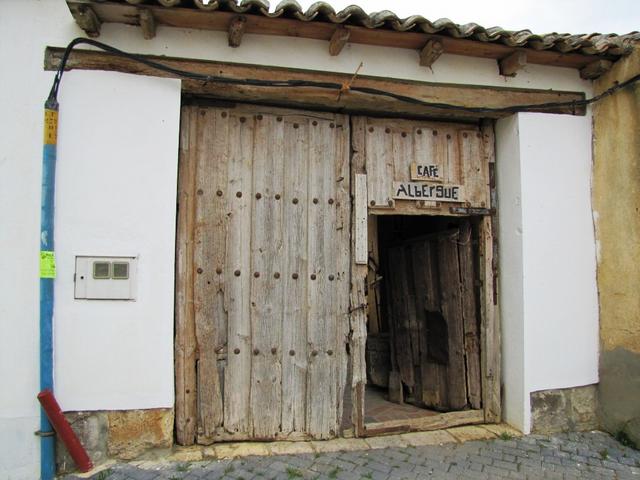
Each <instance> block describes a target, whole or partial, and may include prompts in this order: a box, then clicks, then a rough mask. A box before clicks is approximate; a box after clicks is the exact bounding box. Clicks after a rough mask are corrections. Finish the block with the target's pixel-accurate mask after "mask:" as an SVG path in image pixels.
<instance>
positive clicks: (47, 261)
mask: <svg viewBox="0 0 640 480" xmlns="http://www.w3.org/2000/svg"><path fill="white" fill-rule="evenodd" d="M40 278H56V255H55V253H54V252H48V251H40Z"/></svg>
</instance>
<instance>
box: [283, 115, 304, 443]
mask: <svg viewBox="0 0 640 480" xmlns="http://www.w3.org/2000/svg"><path fill="white" fill-rule="evenodd" d="M278 118H279V119H280V120H278ZM292 118H295V117H290V116H279V117H277V118H276V121H280V122H283V124H284V129H285V133H284V135H285V138H287V139H288V141H287V142H286V143H285V159H284V178H285V179H286V181H285V182H284V185H283V191H282V198H281V199H279V200H278V201H281V202H282V205H283V209H284V214H283V216H284V219H286V222H287V223H286V225H287V235H285V236H284V242H283V251H282V256H283V259H284V261H285V266H284V269H283V272H282V273H283V274H282V279H283V283H284V291H283V313H282V357H281V361H282V414H281V418H280V421H281V424H282V433H283V435H284V434H289V433H291V432H306V431H307V417H306V408H307V402H306V399H307V370H308V362H307V315H308V309H307V282H308V281H309V275H308V267H307V262H308V257H307V243H308V238H307V237H308V228H307V211H308V202H307V197H308V193H307V187H308V179H307V175H308V171H309V150H308V144H307V139H306V136H305V134H304V133H303V132H302V131H301V130H300V128H294V123H297V122H296V121H295V120H292ZM276 195H277V194H276ZM276 198H277V197H276ZM294 200H295V201H296V203H294Z"/></svg>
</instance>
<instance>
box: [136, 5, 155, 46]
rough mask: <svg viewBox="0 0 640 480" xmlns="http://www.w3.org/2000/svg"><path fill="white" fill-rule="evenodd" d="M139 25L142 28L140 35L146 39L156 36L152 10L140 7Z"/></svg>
mask: <svg viewBox="0 0 640 480" xmlns="http://www.w3.org/2000/svg"><path fill="white" fill-rule="evenodd" d="M139 17H140V27H141V28H142V35H143V36H144V38H146V39H147V40H151V39H152V38H153V37H155V36H156V20H155V18H154V16H153V12H151V10H149V9H146V8H141V9H140V14H139Z"/></svg>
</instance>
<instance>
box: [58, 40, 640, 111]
mask: <svg viewBox="0 0 640 480" xmlns="http://www.w3.org/2000/svg"><path fill="white" fill-rule="evenodd" d="M83 43H84V44H87V45H91V46H93V47H96V48H99V49H101V50H103V51H105V52H109V53H112V54H114V55H118V56H120V57H124V58H128V59H130V60H134V61H136V62H139V63H142V64H144V65H147V66H148V67H151V68H154V69H156V70H160V71H163V72H167V73H170V74H172V75H175V76H176V77H180V78H186V79H189V80H198V81H203V82H205V83H223V84H228V85H251V86H256V87H283V88H290V87H312V88H323V89H329V90H337V91H342V90H343V89H344V85H343V84H341V83H334V82H315V81H311V80H257V79H252V78H246V79H238V78H228V77H221V76H217V75H205V74H202V73H196V72H189V71H187V70H181V69H179V68H174V67H171V66H169V65H165V64H163V63H160V62H156V61H155V60H150V59H148V58H146V57H143V56H141V55H136V54H134V53H129V52H125V51H123V50H119V49H117V48H115V47H112V46H110V45H107V44H105V43H102V42H98V41H97V40H91V39H89V38H76V39H74V40H72V41H71V42H70V43H69V45H67V48H66V49H65V51H64V54H63V56H62V60H61V61H60V66H59V67H58V71H57V72H56V76H55V78H54V80H53V85H52V86H51V91H50V92H49V98H48V100H47V102H57V98H58V89H59V88H60V83H61V81H62V75H63V73H64V70H65V68H66V65H67V62H68V60H69V55H70V54H71V51H72V50H73V48H74V47H75V46H76V45H80V44H83ZM638 80H640V74H638V75H635V76H634V77H631V78H630V79H628V80H626V81H624V82H622V83H618V84H616V85H614V86H613V87H611V88H609V89H608V90H605V91H604V92H602V93H601V94H599V95H596V96H595V97H591V98H589V99H584V100H574V101H570V102H549V103H538V104H535V103H534V104H524V105H513V106H510V107H499V108H493V107H465V106H461V105H453V104H450V103H437V102H427V101H424V100H420V99H418V98H414V97H408V96H406V95H399V94H397V93H393V92H388V91H385V90H380V89H377V88H369V87H358V86H353V85H352V86H349V88H348V90H349V91H353V92H359V93H365V94H369V95H377V96H384V97H389V98H393V99H395V100H399V101H401V102H404V103H410V104H413V105H420V106H424V107H429V108H436V109H439V110H455V111H463V112H470V113H515V112H526V111H531V110H547V109H555V108H573V109H575V108H578V107H586V106H587V105H591V104H592V103H595V102H597V101H599V100H602V99H603V98H605V97H607V96H609V95H612V94H613V93H615V92H617V91H618V90H620V89H623V88H625V87H627V86H629V85H631V84H633V83H635V82H637V81H638Z"/></svg>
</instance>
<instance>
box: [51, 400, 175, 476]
mask: <svg viewBox="0 0 640 480" xmlns="http://www.w3.org/2000/svg"><path fill="white" fill-rule="evenodd" d="M65 417H66V418H67V420H68V421H69V423H70V424H71V427H72V428H73V430H74V432H76V435H78V438H79V439H80V443H82V445H83V446H84V448H85V449H86V450H87V453H88V454H89V457H90V458H91V460H92V461H93V464H94V465H98V464H100V463H103V462H104V461H106V460H107V459H110V458H114V459H118V460H131V459H134V458H136V457H139V456H140V455H142V454H144V453H145V452H146V451H147V450H150V449H156V448H171V447H172V446H173V409H161V408H158V409H150V410H123V411H108V412H107V411H95V412H67V413H65ZM56 456H57V458H56V463H57V466H58V472H60V473H64V472H70V471H73V470H74V469H75V465H74V463H73V460H72V459H71V457H70V455H69V454H68V452H67V449H66V448H65V446H64V444H63V443H62V442H61V441H60V439H58V440H57V442H56Z"/></svg>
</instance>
